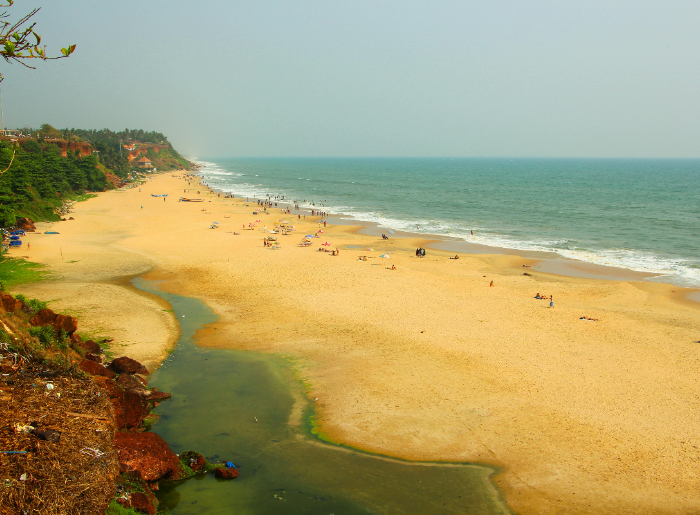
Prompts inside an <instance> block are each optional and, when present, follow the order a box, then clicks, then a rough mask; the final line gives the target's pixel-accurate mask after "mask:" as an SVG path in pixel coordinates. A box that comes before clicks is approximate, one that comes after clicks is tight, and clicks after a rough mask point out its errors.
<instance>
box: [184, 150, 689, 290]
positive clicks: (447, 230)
mask: <svg viewBox="0 0 700 515" xmlns="http://www.w3.org/2000/svg"><path fill="white" fill-rule="evenodd" d="M195 162H197V163H198V164H200V165H201V166H202V168H201V169H200V171H199V173H200V174H201V175H202V176H203V177H206V178H207V179H209V181H210V183H213V182H216V187H217V189H220V190H222V191H224V192H226V193H232V194H234V195H237V196H242V197H248V198H251V199H253V198H266V197H267V195H272V196H275V195H280V196H284V197H285V199H286V200H285V201H284V202H287V203H291V202H292V200H293V199H297V200H298V199H299V198H300V197H307V198H308V197H310V196H311V194H310V193H308V192H307V193H304V194H302V195H299V194H297V193H295V192H290V191H279V190H277V191H274V190H272V189H271V188H269V187H267V186H264V185H262V184H256V183H248V182H245V183H237V182H236V181H237V180H240V177H242V176H243V175H244V174H242V173H239V172H237V171H231V170H226V169H224V168H222V167H220V166H218V165H217V164H215V163H210V162H205V161H195ZM255 176H256V177H257V176H258V174H256V175H255ZM227 179H228V180H227ZM298 180H304V179H303V178H301V177H299V178H298ZM305 180H307V181H308V180H310V179H305ZM299 204H300V206H301V207H302V208H306V209H323V210H325V211H329V212H331V213H332V214H335V215H340V216H341V217H342V218H343V219H347V220H357V221H360V222H366V223H371V224H376V225H378V226H380V227H382V228H386V229H387V230H395V231H406V232H412V233H419V234H421V235H426V236H433V237H438V238H439V237H449V238H456V239H461V240H464V241H468V242H471V243H477V244H481V245H485V246H489V247H494V248H496V249H498V248H505V249H511V250H521V251H540V252H553V253H557V254H559V255H561V256H562V257H565V258H569V259H574V260H578V261H583V262H587V263H593V264H598V265H605V266H611V267H617V268H623V269H628V270H635V271H639V272H647V273H652V274H658V275H659V276H660V278H659V279H660V280H664V281H669V282H673V283H675V284H679V285H683V286H690V287H700V261H698V262H690V261H687V260H682V259H673V258H668V257H663V256H658V255H653V254H651V253H649V252H643V251H639V250H634V249H590V248H578V247H577V245H576V244H575V242H572V241H570V240H567V239H561V238H560V239H539V240H538V239H536V238H533V239H530V240H525V239H518V238H516V237H514V236H512V235H507V234H502V233H499V231H498V230H497V228H494V227H489V226H486V225H484V224H482V223H474V224H473V225H466V224H465V223H462V222H456V221H449V220H436V219H430V218H414V217H408V216H407V217H406V218H400V217H392V216H387V215H386V214H385V213H383V212H381V211H380V210H364V209H358V208H357V207H354V206H351V205H342V204H340V205H333V206H324V205H322V204H321V203H319V202H318V201H316V203H315V205H314V204H313V203H312V201H307V202H301V201H299ZM471 231H474V234H473V235H472V234H471Z"/></svg>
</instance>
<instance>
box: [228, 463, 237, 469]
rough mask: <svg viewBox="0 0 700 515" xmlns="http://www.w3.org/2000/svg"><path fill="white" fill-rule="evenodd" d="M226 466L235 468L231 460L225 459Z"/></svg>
mask: <svg viewBox="0 0 700 515" xmlns="http://www.w3.org/2000/svg"><path fill="white" fill-rule="evenodd" d="M226 468H227V469H231V468H234V469H235V468H236V466H235V465H234V464H233V462H232V461H227V462H226Z"/></svg>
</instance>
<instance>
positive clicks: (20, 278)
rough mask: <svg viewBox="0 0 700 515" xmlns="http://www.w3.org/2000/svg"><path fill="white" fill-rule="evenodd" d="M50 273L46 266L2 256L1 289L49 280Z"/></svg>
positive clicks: (0, 261) (0, 264)
mask: <svg viewBox="0 0 700 515" xmlns="http://www.w3.org/2000/svg"><path fill="white" fill-rule="evenodd" d="M49 276H50V274H49V272H47V271H46V270H45V269H44V265H40V264H39V263H32V262H31V261H26V260H24V259H20V258H11V257H7V256H0V289H3V290H4V289H7V288H12V287H13V286H17V285H18V284H29V283H35V282H38V281H41V280H42V279H48V278H49Z"/></svg>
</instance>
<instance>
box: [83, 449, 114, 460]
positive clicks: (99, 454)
mask: <svg viewBox="0 0 700 515" xmlns="http://www.w3.org/2000/svg"><path fill="white" fill-rule="evenodd" d="M80 452H82V453H83V454H87V455H88V456H94V457H95V458H101V457H102V456H107V454H108V453H106V452H102V451H101V450H99V449H93V448H92V447H83V448H82V449H80Z"/></svg>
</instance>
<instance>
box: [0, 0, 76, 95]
mask: <svg viewBox="0 0 700 515" xmlns="http://www.w3.org/2000/svg"><path fill="white" fill-rule="evenodd" d="M0 1H3V2H7V3H1V4H0V8H1V7H12V5H13V4H14V3H15V0H0ZM38 12H39V9H38V8H37V9H34V10H32V11H31V12H30V13H29V14H27V15H25V16H24V17H22V18H20V19H19V20H18V21H16V22H11V21H8V20H7V18H9V16H10V15H9V14H8V12H7V11H3V12H2V13H0V55H1V56H2V57H3V58H4V59H5V61H7V62H8V63H10V64H12V62H13V61H14V62H18V63H20V64H21V65H23V66H26V67H27V68H32V69H33V68H34V66H31V65H29V64H27V63H26V61H27V60H28V59H41V60H43V61H48V60H49V59H62V58H64V57H68V56H69V55H71V54H72V53H73V52H74V51H75V45H70V46H68V47H67V48H62V49H61V54H62V55H59V56H56V57H49V56H48V55H47V54H46V45H44V46H41V36H40V35H39V34H37V33H36V32H35V30H34V27H35V26H36V23H31V24H30V20H31V18H32V17H33V16H34V15H35V14H36V13H38ZM3 78H4V77H3V75H2V73H0V82H1V81H2V79H3Z"/></svg>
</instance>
